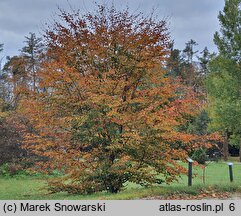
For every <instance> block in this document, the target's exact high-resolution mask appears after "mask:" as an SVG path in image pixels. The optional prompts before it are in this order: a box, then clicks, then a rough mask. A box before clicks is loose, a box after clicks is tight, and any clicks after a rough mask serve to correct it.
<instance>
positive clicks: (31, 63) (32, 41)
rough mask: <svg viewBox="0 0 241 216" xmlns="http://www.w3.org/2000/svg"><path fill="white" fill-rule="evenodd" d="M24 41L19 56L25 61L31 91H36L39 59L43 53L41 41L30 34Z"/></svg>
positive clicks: (33, 34)
mask: <svg viewBox="0 0 241 216" xmlns="http://www.w3.org/2000/svg"><path fill="white" fill-rule="evenodd" d="M25 38H26V41H25V44H26V46H24V47H23V48H22V50H21V54H22V56H23V57H24V59H25V65H26V67H27V68H26V70H27V71H28V76H29V77H31V86H32V88H33V91H34V92H35V91H37V86H38V80H37V79H36V77H37V74H36V73H37V70H38V67H39V65H40V62H41V61H40V59H41V56H42V53H43V44H42V39H41V38H38V37H36V35H35V33H32V32H30V33H29V36H26V37H25Z"/></svg>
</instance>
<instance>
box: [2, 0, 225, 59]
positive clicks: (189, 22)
mask: <svg viewBox="0 0 241 216" xmlns="http://www.w3.org/2000/svg"><path fill="white" fill-rule="evenodd" d="M68 2H69V3H70V4H71V5H72V6H73V7H74V8H75V7H77V8H80V10H81V11H83V12H86V11H89V10H93V1H88V0H68V1H67V0H0V43H4V44H5V53H7V54H9V55H13V54H16V53H17V52H18V50H19V49H20V48H21V47H22V45H23V41H24V36H26V35H27V34H28V33H29V32H36V33H38V32H41V29H42V28H43V26H44V23H46V22H49V20H51V19H52V18H51V17H52V15H53V14H54V13H55V12H56V11H57V6H60V7H61V8H65V9H67V10H68V9H70V7H69V5H68ZM97 2H98V3H102V2H107V3H112V2H113V3H114V4H115V5H116V6H117V7H120V8H123V7H125V6H126V5H127V4H128V5H129V7H130V9H131V11H136V10H137V11H143V12H144V13H150V12H151V10H152V8H156V10H155V12H156V14H157V15H158V16H159V17H160V18H163V17H170V23H171V24H170V31H171V35H172V38H173V39H174V40H175V44H176V46H177V47H178V48H179V49H181V48H183V47H184V46H185V42H187V41H188V40H189V39H191V38H193V39H194V40H196V41H197V42H198V43H199V47H200V49H201V48H203V47H204V46H208V47H210V48H211V49H215V46H214V44H213V42H212V37H213V34H214V32H215V31H216V30H218V28H219V27H218V20H217V15H218V12H219V10H221V9H222V8H223V6H224V0H202V1H195V0H113V1H112V0H105V1H104V0H97Z"/></svg>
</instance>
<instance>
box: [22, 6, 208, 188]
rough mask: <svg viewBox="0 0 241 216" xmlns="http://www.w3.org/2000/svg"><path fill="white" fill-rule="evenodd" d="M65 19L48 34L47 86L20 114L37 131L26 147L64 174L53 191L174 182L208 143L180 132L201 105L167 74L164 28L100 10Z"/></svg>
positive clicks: (43, 83) (43, 71)
mask: <svg viewBox="0 0 241 216" xmlns="http://www.w3.org/2000/svg"><path fill="white" fill-rule="evenodd" d="M60 18H61V21H57V22H55V23H54V25H53V26H50V27H49V28H48V30H47V31H46V34H45V45H46V46H47V52H46V56H45V58H44V59H45V60H44V61H43V63H42V65H41V67H40V69H39V71H38V73H37V74H38V80H39V87H38V89H40V90H39V91H38V92H34V91H29V92H28V94H27V96H26V97H25V98H23V99H22V101H21V105H20V108H19V110H20V112H21V113H23V114H24V115H25V116H26V117H27V118H28V119H29V121H30V123H31V125H32V127H33V130H32V132H31V133H26V135H25V140H26V141H25V147H26V148H27V149H29V150H31V151H33V152H34V153H35V154H38V155H40V156H43V157H45V158H49V159H48V161H47V162H44V163H38V164H37V165H36V167H37V168H39V169H41V170H44V171H46V172H51V171H53V170H59V171H61V172H62V173H63V174H64V175H63V176H64V178H63V177H62V178H59V179H56V180H55V181H53V182H50V189H51V190H52V191H68V192H71V193H93V192H96V191H103V190H106V191H110V192H114V193H115V192H118V191H119V190H120V189H121V188H123V187H124V184H125V183H126V182H134V183H137V184H141V185H146V186H148V185H150V184H154V183H162V182H164V181H166V182H171V181H173V180H175V179H176V178H177V176H179V175H180V174H181V173H183V172H185V169H184V168H183V167H182V166H180V165H179V164H178V162H177V160H185V159H186V157H187V156H188V152H189V151H191V150H193V149H195V148H197V147H199V146H200V145H203V143H204V141H206V138H207V137H204V136H203V137H198V136H196V135H193V134H187V133H186V132H185V131H183V130H181V129H180V128H181V126H182V125H183V124H186V123H187V119H188V116H192V115H195V114H196V113H197V112H198V110H199V107H200V105H199V103H198V100H197V99H196V97H195V94H194V93H193V92H192V91H191V90H190V89H189V88H188V87H185V86H184V85H182V84H181V82H179V80H178V79H177V78H175V79H174V78H171V77H169V76H167V75H166V72H165V65H166V59H167V57H168V55H169V48H168V47H170V46H169V45H170V44H169V43H170V38H169V34H168V31H167V30H168V29H167V25H166V22H165V21H163V20H161V21H158V20H156V19H154V18H153V17H152V16H150V17H144V16H143V15H142V14H134V15H133V14H130V13H129V11H128V10H124V11H118V10H116V9H115V8H114V7H110V8H108V7H103V6H99V7H98V9H97V11H96V13H87V14H84V15H81V14H79V13H78V12H74V13H71V14H70V13H67V12H65V11H61V14H60Z"/></svg>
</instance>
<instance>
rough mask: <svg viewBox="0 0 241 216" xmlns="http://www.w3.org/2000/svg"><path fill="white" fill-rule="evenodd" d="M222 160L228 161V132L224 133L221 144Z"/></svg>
mask: <svg viewBox="0 0 241 216" xmlns="http://www.w3.org/2000/svg"><path fill="white" fill-rule="evenodd" d="M223 159H224V160H225V161H227V160H228V132H226V133H225V136H224V143H223Z"/></svg>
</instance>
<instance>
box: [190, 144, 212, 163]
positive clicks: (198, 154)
mask: <svg viewBox="0 0 241 216" xmlns="http://www.w3.org/2000/svg"><path fill="white" fill-rule="evenodd" d="M192 159H193V160H195V161H197V162H198V163H199V164H205V162H206V161H207V160H208V155H207V150H206V149H203V148H200V149H197V150H195V151H194V153H193V154H192Z"/></svg>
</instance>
